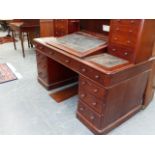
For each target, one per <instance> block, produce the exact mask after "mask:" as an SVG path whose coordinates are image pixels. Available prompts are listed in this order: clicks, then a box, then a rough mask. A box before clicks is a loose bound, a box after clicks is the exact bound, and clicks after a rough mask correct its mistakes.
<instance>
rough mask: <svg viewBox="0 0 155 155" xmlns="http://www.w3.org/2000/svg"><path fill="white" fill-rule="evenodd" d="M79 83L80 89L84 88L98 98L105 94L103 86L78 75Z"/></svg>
mask: <svg viewBox="0 0 155 155" xmlns="http://www.w3.org/2000/svg"><path fill="white" fill-rule="evenodd" d="M79 84H80V85H79V86H80V89H85V90H87V91H88V92H89V93H90V94H93V95H94V96H96V97H98V98H100V99H103V98H104V96H105V94H106V90H105V89H104V88H103V87H100V86H98V85H97V84H95V83H94V82H92V81H91V80H89V79H87V78H85V77H82V76H80V81H79Z"/></svg>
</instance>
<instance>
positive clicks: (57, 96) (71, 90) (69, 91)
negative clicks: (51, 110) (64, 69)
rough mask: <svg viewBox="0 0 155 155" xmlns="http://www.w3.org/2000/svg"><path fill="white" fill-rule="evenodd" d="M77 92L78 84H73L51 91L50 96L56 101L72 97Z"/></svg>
mask: <svg viewBox="0 0 155 155" xmlns="http://www.w3.org/2000/svg"><path fill="white" fill-rule="evenodd" d="M77 94H78V85H74V86H71V87H68V88H65V89H63V90H59V91H56V92H54V93H51V94H50V96H51V97H52V98H53V99H54V100H55V101H56V102H58V103H59V102H62V101H64V100H66V99H68V98H70V97H73V96H74V95H77Z"/></svg>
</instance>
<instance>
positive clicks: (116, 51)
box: [109, 19, 155, 63]
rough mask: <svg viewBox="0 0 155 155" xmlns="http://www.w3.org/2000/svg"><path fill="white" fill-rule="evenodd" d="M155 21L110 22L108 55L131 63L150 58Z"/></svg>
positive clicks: (130, 20)
mask: <svg viewBox="0 0 155 155" xmlns="http://www.w3.org/2000/svg"><path fill="white" fill-rule="evenodd" d="M154 27H155V20H142V19H136V20H133V19H125V20H119V19H117V20H116V19H114V20H111V24H110V35H109V53H111V54H113V55H116V56H118V57H121V58H124V59H127V60H129V61H131V62H133V63H139V62H142V61H145V60H148V59H149V58H150V57H151V56H152V49H153V44H154V40H155V35H154V34H155V28H154Z"/></svg>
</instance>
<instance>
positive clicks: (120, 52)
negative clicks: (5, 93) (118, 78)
mask: <svg viewBox="0 0 155 155" xmlns="http://www.w3.org/2000/svg"><path fill="white" fill-rule="evenodd" d="M109 53H110V54H112V55H115V56H118V57H121V58H123V59H126V60H129V61H133V59H134V48H133V49H132V48H127V47H123V46H118V45H111V46H109Z"/></svg>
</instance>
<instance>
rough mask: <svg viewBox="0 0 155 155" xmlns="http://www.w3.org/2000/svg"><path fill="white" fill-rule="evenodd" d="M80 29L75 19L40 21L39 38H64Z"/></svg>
mask: <svg viewBox="0 0 155 155" xmlns="http://www.w3.org/2000/svg"><path fill="white" fill-rule="evenodd" d="M79 28H80V23H79V20H77V19H42V20H40V36H41V37H49V36H56V37H60V36H64V35H66V34H69V33H73V32H75V31H78V30H79Z"/></svg>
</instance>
